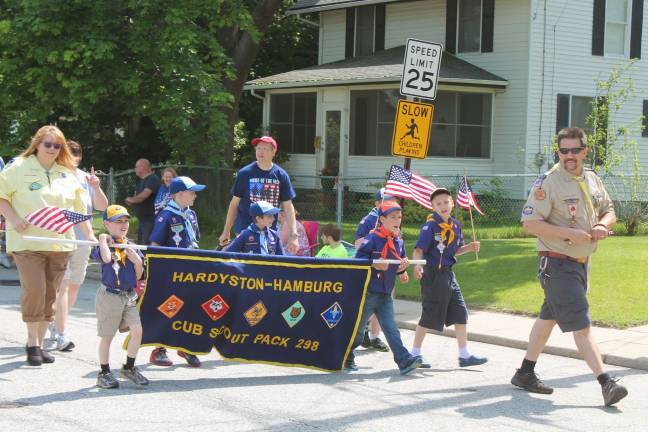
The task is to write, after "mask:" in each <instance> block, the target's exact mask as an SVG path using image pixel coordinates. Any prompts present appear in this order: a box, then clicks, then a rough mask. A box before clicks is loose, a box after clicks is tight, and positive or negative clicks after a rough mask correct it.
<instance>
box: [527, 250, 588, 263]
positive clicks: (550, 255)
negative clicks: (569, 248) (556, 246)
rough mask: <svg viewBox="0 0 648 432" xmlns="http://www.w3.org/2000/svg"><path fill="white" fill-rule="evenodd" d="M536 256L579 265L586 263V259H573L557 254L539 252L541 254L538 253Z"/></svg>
mask: <svg viewBox="0 0 648 432" xmlns="http://www.w3.org/2000/svg"><path fill="white" fill-rule="evenodd" d="M538 255H540V256H544V257H549V258H556V259H560V260H567V261H573V262H577V263H579V264H585V263H587V257H582V258H574V257H570V256H569V255H565V254H561V253H558V252H550V251H541V252H538Z"/></svg>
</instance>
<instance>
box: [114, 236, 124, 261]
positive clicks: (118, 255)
mask: <svg viewBox="0 0 648 432" xmlns="http://www.w3.org/2000/svg"><path fill="white" fill-rule="evenodd" d="M113 241H114V242H115V243H119V244H124V243H127V242H128V241H127V240H126V239H116V238H114V237H113ZM114 255H115V257H116V258H118V259H119V261H121V263H122V265H123V266H125V265H126V249H124V248H114Z"/></svg>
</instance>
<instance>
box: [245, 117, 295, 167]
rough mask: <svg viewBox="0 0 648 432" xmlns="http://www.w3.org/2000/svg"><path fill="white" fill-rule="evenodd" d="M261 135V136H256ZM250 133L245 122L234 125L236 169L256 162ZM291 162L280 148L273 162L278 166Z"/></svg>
mask: <svg viewBox="0 0 648 432" xmlns="http://www.w3.org/2000/svg"><path fill="white" fill-rule="evenodd" d="M255 135H260V134H255ZM250 142H251V139H250V133H249V131H248V130H247V128H246V127H245V122H243V121H239V122H238V123H236V125H234V148H233V151H234V160H233V166H234V168H241V167H243V166H245V165H247V164H249V163H250V162H253V161H255V160H256V156H255V154H254V147H252V144H250ZM288 160H290V155H289V154H288V153H286V152H284V151H282V150H281V148H279V149H278V150H277V153H276V154H275V157H274V159H273V161H274V162H275V163H277V164H282V163H284V162H286V161H288Z"/></svg>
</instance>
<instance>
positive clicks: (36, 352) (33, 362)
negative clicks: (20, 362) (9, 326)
mask: <svg viewBox="0 0 648 432" xmlns="http://www.w3.org/2000/svg"><path fill="white" fill-rule="evenodd" d="M25 350H26V351H27V363H29V365H30V366H40V365H42V364H43V355H42V352H43V350H41V348H40V347H39V346H32V347H28V346H25Z"/></svg>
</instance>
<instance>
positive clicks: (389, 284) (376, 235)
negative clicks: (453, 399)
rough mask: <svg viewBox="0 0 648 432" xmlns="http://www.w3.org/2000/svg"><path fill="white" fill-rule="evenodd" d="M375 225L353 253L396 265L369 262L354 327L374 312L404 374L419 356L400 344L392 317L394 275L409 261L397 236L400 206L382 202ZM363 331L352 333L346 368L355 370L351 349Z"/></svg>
mask: <svg viewBox="0 0 648 432" xmlns="http://www.w3.org/2000/svg"><path fill="white" fill-rule="evenodd" d="M379 210H380V211H379V221H380V224H379V226H378V227H377V228H376V229H374V230H373V231H372V232H371V233H370V234H369V235H368V236H367V237H366V238H365V240H364V242H363V243H362V244H361V245H360V247H359V248H358V251H357V252H356V258H366V259H396V260H400V264H373V265H372V267H373V269H372V271H371V279H370V281H369V286H368V287H367V294H366V297H365V303H364V309H363V310H362V316H361V318H360V323H359V326H358V329H363V328H364V326H365V324H366V323H367V320H368V319H369V316H371V315H372V314H375V315H376V317H377V318H378V322H379V323H380V326H381V327H382V329H383V332H384V333H385V338H386V339H387V343H388V344H389V348H391V350H392V352H393V355H394V361H395V362H396V364H397V365H398V369H399V370H400V373H401V375H406V374H408V373H410V372H411V371H413V370H414V369H416V368H417V367H418V366H420V364H421V357H416V356H413V355H412V354H410V352H409V351H407V349H406V348H405V347H404V346H403V341H402V340H401V337H400V331H399V330H398V326H397V325H396V321H395V319H394V300H393V299H392V296H391V294H392V291H393V289H394V284H395V282H396V275H397V274H398V273H402V272H404V271H405V269H406V268H407V266H408V265H409V261H408V260H407V257H406V255H405V244H404V242H403V240H402V239H401V238H400V237H399V235H398V233H399V228H400V225H401V220H402V217H403V214H402V211H401V207H400V206H399V205H398V204H396V203H386V204H385V203H383V204H382V205H381V206H380V209H379ZM362 338H363V332H362V330H359V331H358V333H357V334H356V337H355V340H354V341H353V346H352V347H351V352H350V353H349V356H348V357H347V360H346V362H345V365H344V369H345V370H346V371H356V370H358V366H357V365H356V364H355V355H354V353H353V350H355V348H357V347H358V346H359V345H360V343H361V342H362Z"/></svg>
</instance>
